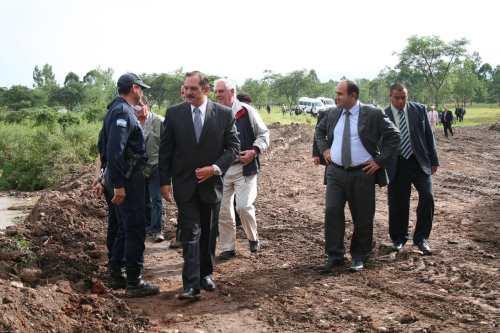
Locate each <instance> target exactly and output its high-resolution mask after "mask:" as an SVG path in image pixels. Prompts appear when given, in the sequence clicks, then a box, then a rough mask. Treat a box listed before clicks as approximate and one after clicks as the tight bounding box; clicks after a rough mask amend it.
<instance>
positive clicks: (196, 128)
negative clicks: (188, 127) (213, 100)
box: [193, 108, 203, 142]
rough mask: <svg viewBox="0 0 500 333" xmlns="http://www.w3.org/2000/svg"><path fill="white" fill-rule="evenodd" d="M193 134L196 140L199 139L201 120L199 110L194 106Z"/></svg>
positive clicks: (201, 126)
mask: <svg viewBox="0 0 500 333" xmlns="http://www.w3.org/2000/svg"><path fill="white" fill-rule="evenodd" d="M193 112H194V120H193V124H194V135H195V137H196V142H198V141H200V135H201V129H202V128H203V123H202V122H201V110H200V109H199V108H194V110H193Z"/></svg>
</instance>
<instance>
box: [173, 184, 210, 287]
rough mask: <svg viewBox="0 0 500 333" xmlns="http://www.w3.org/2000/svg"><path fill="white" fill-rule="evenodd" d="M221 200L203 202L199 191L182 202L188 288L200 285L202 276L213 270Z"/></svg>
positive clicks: (185, 270) (185, 279)
mask: <svg viewBox="0 0 500 333" xmlns="http://www.w3.org/2000/svg"><path fill="white" fill-rule="evenodd" d="M217 205H218V204H208V203H205V202H203V201H202V200H201V199H200V197H199V194H198V193H195V194H194V195H193V197H192V198H191V199H190V200H189V201H187V202H178V203H177V207H178V209H179V227H180V229H181V242H182V250H183V257H184V265H183V268H182V284H183V286H184V289H185V290H186V289H188V288H194V289H200V281H201V278H203V277H205V276H208V275H211V274H212V273H213V265H214V255H213V248H212V247H213V242H212V241H211V239H212V238H211V236H210V234H211V232H212V221H213V220H214V214H216V213H217Z"/></svg>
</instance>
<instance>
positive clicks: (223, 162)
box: [159, 100, 240, 204]
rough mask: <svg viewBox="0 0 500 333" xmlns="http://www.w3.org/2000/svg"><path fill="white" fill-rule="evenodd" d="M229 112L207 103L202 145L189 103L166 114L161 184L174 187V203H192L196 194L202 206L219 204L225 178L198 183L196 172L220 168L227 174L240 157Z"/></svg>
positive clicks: (218, 105) (238, 143)
mask: <svg viewBox="0 0 500 333" xmlns="http://www.w3.org/2000/svg"><path fill="white" fill-rule="evenodd" d="M234 121H235V120H234V116H233V113H232V111H231V109H230V108H227V107H225V106H223V105H220V104H217V103H213V102H212V101H210V100H209V101H208V102H207V110H206V113H205V120H204V122H203V129H202V132H201V135H200V140H199V142H196V137H195V134H194V125H193V116H192V111H191V106H190V104H189V103H182V104H178V105H175V106H173V107H171V108H169V109H168V110H167V114H166V116H165V121H164V131H163V133H162V136H161V142H160V158H159V170H160V184H161V185H162V186H163V185H170V184H172V186H173V192H174V198H175V201H176V202H178V203H180V202H186V201H189V200H190V199H191V198H192V197H193V195H195V193H196V191H198V194H199V195H200V198H201V200H202V201H203V202H205V203H208V204H214V203H218V202H220V200H221V197H222V176H217V175H214V176H213V177H210V178H209V179H207V180H205V181H204V182H202V183H198V180H197V178H196V175H195V169H197V168H200V167H204V166H209V165H212V164H215V165H217V166H218V167H219V168H220V169H221V171H222V173H223V174H224V173H225V172H226V170H227V169H228V168H229V166H230V165H231V164H232V163H233V161H234V160H235V159H236V157H237V156H238V155H239V150H240V142H239V139H238V135H237V132H236V127H235V125H234Z"/></svg>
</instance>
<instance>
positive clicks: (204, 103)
mask: <svg viewBox="0 0 500 333" xmlns="http://www.w3.org/2000/svg"><path fill="white" fill-rule="evenodd" d="M207 104H208V98H207V97H206V96H205V97H204V99H203V103H202V104H201V105H200V106H198V107H196V106H194V105H193V104H191V116H192V117H193V124H194V109H196V108H198V109H200V111H201V126H203V124H204V123H205V113H207Z"/></svg>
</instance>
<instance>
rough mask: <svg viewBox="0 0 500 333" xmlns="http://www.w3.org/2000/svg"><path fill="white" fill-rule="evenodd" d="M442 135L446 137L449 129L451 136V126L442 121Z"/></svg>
mask: <svg viewBox="0 0 500 333" xmlns="http://www.w3.org/2000/svg"><path fill="white" fill-rule="evenodd" d="M443 129H444V136H445V137H448V131H450V133H451V136H453V129H452V128H451V123H443Z"/></svg>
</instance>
